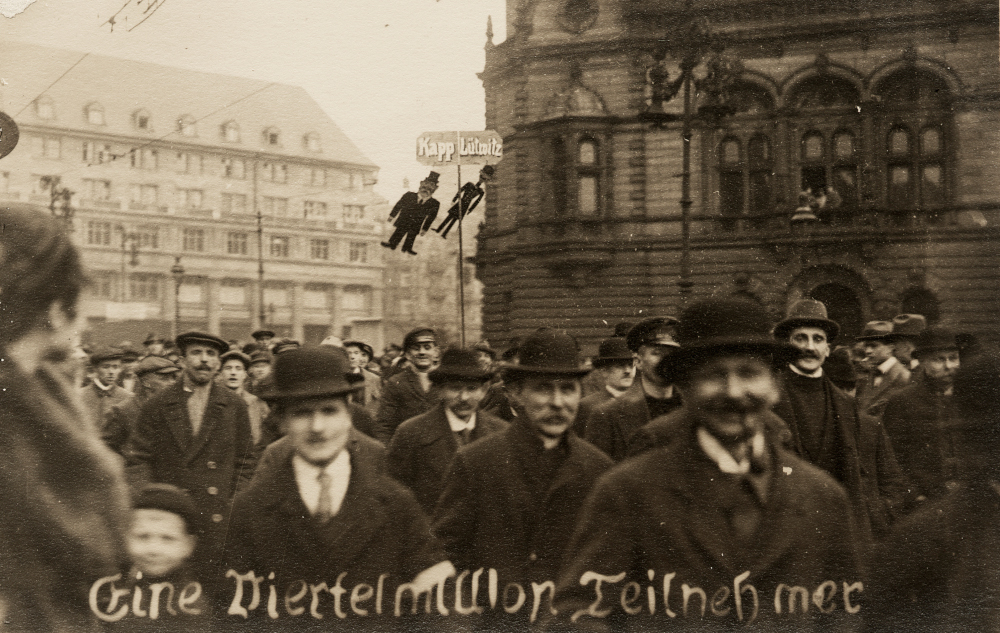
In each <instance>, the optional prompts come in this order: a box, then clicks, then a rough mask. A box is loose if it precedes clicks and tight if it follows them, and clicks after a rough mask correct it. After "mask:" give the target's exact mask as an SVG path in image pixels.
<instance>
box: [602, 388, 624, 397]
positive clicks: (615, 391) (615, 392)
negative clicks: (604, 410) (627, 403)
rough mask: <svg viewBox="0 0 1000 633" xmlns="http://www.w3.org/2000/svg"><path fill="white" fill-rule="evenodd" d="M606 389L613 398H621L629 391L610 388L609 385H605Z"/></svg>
mask: <svg viewBox="0 0 1000 633" xmlns="http://www.w3.org/2000/svg"><path fill="white" fill-rule="evenodd" d="M604 388H605V389H607V390H608V393H610V394H611V397H612V398H617V397H618V396H620V395H622V394H623V393H625V392H626V391H628V389H615V388H613V387H609V386H607V385H604Z"/></svg>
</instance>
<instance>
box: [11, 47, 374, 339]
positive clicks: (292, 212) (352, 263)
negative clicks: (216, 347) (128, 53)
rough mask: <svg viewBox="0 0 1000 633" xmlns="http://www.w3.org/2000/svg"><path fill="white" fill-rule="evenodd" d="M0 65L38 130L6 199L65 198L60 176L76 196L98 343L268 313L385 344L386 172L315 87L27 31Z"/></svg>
mask: <svg viewBox="0 0 1000 633" xmlns="http://www.w3.org/2000/svg"><path fill="white" fill-rule="evenodd" d="M63 73H65V75H63ZM60 75H63V76H62V77H60ZM0 77H2V78H3V82H2V83H0V110H2V111H4V112H6V113H8V114H9V115H11V116H12V117H13V118H14V119H15V120H16V122H17V124H18V127H19V129H20V135H21V137H20V142H19V143H18V146H17V148H16V149H15V150H14V151H13V152H12V153H11V154H10V155H9V156H7V157H6V158H4V159H3V160H2V161H0V201H3V200H17V201H28V202H32V203H37V204H38V205H40V206H43V207H50V205H51V204H52V200H53V195H52V194H53V190H52V186H51V183H52V177H53V176H57V177H58V178H59V182H58V185H56V193H59V192H60V191H61V190H63V189H65V190H69V191H71V192H73V194H72V197H71V198H70V201H71V202H70V206H71V208H72V214H71V216H72V217H71V218H70V219H69V222H70V223H71V228H72V230H73V235H74V239H75V241H76V242H77V244H78V245H79V246H80V247H81V251H82V253H83V258H84V261H85V264H86V267H87V270H88V273H89V275H90V278H91V283H90V284H89V286H88V291H87V294H86V297H85V300H84V302H83V310H84V314H85V316H86V318H87V321H88V323H89V325H90V332H89V333H88V336H89V338H90V339H91V340H92V341H95V342H118V341H121V340H131V341H134V342H139V341H141V340H142V339H143V337H144V336H145V335H146V334H147V333H148V332H158V333H160V334H164V335H166V334H168V333H169V332H170V331H171V326H172V325H173V321H174V319H175V317H179V320H178V323H177V327H178V329H179V331H184V330H186V329H192V328H199V329H206V330H208V331H210V332H213V333H216V334H219V335H221V336H222V337H224V338H227V339H246V338H248V334H249V332H250V331H251V330H253V329H254V328H257V327H259V326H260V325H261V324H262V322H261V318H262V317H263V324H264V325H266V326H267V327H269V328H270V329H273V330H275V331H276V332H278V333H279V335H284V336H292V337H295V338H297V339H299V340H304V341H306V342H318V341H320V340H322V339H323V338H324V337H325V336H327V335H328V334H337V335H347V336H352V337H358V338H362V339H363V340H365V341H368V342H369V343H371V344H372V345H374V346H375V347H376V349H380V348H381V346H382V344H383V342H384V341H383V331H382V330H383V328H382V316H383V313H382V303H383V289H384V284H383V278H384V265H383V261H382V252H381V251H382V249H381V248H379V241H380V239H381V230H382V227H381V223H382V220H383V219H384V216H385V213H386V212H385V205H386V201H385V200H384V199H383V198H381V197H380V196H379V195H378V194H376V193H375V192H374V191H373V189H372V187H373V185H374V184H375V182H376V176H377V173H378V168H377V166H376V165H374V164H373V163H372V162H371V161H370V160H369V159H367V158H366V157H365V156H364V155H363V154H362V153H361V152H360V151H359V150H358V148H357V147H355V145H354V144H353V143H352V142H351V141H350V140H349V139H348V138H347V137H346V136H345V135H344V133H343V132H342V131H341V130H340V129H339V128H338V127H337V125H336V124H335V123H334V122H333V121H332V120H331V119H330V117H329V116H328V115H327V114H326V113H325V112H323V110H322V109H321V108H320V107H319V106H318V105H317V104H316V102H315V101H313V99H312V98H311V97H310V96H309V95H308V94H307V92H306V91H305V90H303V89H302V88H299V87H296V86H289V85H284V84H277V83H267V82H264V81H258V80H253V79H245V78H240V77H230V76H224V75H215V74H208V73H201V72H194V71H189V70H182V69H178V68H171V67H168V66H161V65H157V64H151V63H143V62H136V61H128V60H122V59H115V58H110V57H102V56H98V55H84V54H82V53H78V52H71V51H65V50H58V49H50V48H43V47H38V46H34V45H28V44H20V43H15V42H0ZM57 79H58V80H57ZM53 82H55V83H54V84H53ZM61 205H62V201H61V199H60V200H58V201H56V203H55V205H54V206H55V207H56V210H57V213H60V212H61V211H60V208H61ZM258 219H260V225H258ZM178 258H179V259H178ZM178 263H179V264H180V267H182V268H183V271H184V272H183V276H182V280H181V283H180V284H179V286H177V285H175V282H176V275H175V274H173V273H172V272H171V269H172V268H174V267H175V266H176V265H177V264H178ZM261 264H263V275H262V278H263V286H261V285H260V280H261V275H260V274H259V266H260V265H261ZM175 298H176V299H175Z"/></svg>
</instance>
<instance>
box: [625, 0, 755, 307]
mask: <svg viewBox="0 0 1000 633" xmlns="http://www.w3.org/2000/svg"><path fill="white" fill-rule="evenodd" d="M724 50H725V45H724V43H723V42H722V40H721V39H720V38H719V37H717V36H716V35H715V34H713V33H712V31H711V30H710V29H709V26H708V22H707V21H706V20H705V18H704V17H702V16H699V15H697V14H696V13H695V12H694V11H693V6H692V0H686V1H685V5H684V13H683V17H682V18H681V20H680V23H679V26H678V28H677V29H676V31H674V32H673V33H670V34H667V35H665V36H664V37H663V39H662V40H661V44H660V46H658V47H657V49H656V51H654V53H653V60H654V64H653V66H652V67H651V68H650V69H649V71H648V73H647V82H648V85H649V88H650V101H649V104H648V106H647V107H646V109H645V110H644V111H643V112H641V113H640V114H639V120H640V121H641V122H643V123H649V124H651V125H652V126H653V127H654V128H657V129H662V128H663V127H665V126H666V125H667V124H668V123H671V122H673V121H676V120H677V118H678V117H677V115H676V114H673V113H670V112H667V111H665V110H664V105H665V104H666V103H667V102H668V101H670V100H671V99H673V98H674V97H675V96H677V94H678V93H683V94H682V99H683V102H684V108H683V114H682V115H681V117H680V118H681V148H682V154H681V200H680V202H681V265H680V275H679V280H678V285H679V286H680V292H681V306H682V307H683V306H685V305H687V302H688V297H689V295H690V293H691V288H692V286H694V282H693V281H692V280H691V205H692V200H691V136H692V128H693V125H694V119H695V116H698V117H699V118H700V119H702V120H703V121H706V122H708V123H710V124H712V125H716V124H718V122H719V120H720V119H722V118H723V117H725V116H729V115H732V114H734V113H735V112H736V111H737V109H736V108H735V107H734V106H733V105H732V104H731V103H730V95H729V89H730V88H731V87H732V85H733V84H734V82H735V81H736V80H737V79H738V78H739V76H740V74H741V73H742V72H743V64H742V62H740V61H739V60H737V59H735V58H732V57H730V56H726V55H724V54H723V51H724ZM668 52H674V56H675V57H679V58H680V64H679V65H680V71H681V72H680V74H679V75H678V76H677V78H676V79H674V80H673V81H671V79H670V71H669V70H668V69H667V67H666V57H667V53H668ZM699 68H701V69H702V73H701V75H702V76H700V77H698V76H696V70H697V69H699ZM695 93H697V94H699V95H701V99H700V100H701V102H702V104H701V105H700V106H699V107H698V111H697V114H696V113H695V111H694V97H695Z"/></svg>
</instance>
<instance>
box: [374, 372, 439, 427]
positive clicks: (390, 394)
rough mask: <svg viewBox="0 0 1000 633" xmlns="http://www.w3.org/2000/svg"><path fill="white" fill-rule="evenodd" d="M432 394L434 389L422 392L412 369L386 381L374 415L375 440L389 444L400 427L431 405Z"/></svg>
mask: <svg viewBox="0 0 1000 633" xmlns="http://www.w3.org/2000/svg"><path fill="white" fill-rule="evenodd" d="M433 391H434V389H433V388H432V389H431V390H430V391H424V388H423V387H422V386H421V385H420V378H418V377H417V374H416V373H415V372H414V371H413V370H412V369H405V370H403V371H401V372H399V373H398V374H396V375H394V376H393V377H392V378H390V379H389V380H387V381H386V383H385V385H384V387H383V388H382V399H381V401H380V403H379V408H378V415H376V416H375V429H376V430H375V439H377V440H379V441H380V442H382V443H383V444H386V445H388V444H389V440H391V439H392V436H393V434H394V433H395V432H396V429H397V428H399V425H400V424H402V423H403V422H405V421H406V420H409V419H410V418H412V417H414V416H417V415H420V414H421V413H425V412H427V411H429V410H430V408H431V407H433V406H434V402H435V399H434V397H433V396H432V395H431V394H432V392H433Z"/></svg>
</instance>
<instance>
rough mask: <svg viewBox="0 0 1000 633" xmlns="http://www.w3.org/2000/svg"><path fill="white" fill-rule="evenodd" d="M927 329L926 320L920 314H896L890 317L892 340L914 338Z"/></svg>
mask: <svg viewBox="0 0 1000 633" xmlns="http://www.w3.org/2000/svg"><path fill="white" fill-rule="evenodd" d="M926 329H927V319H925V318H924V315H922V314H897V315H896V316H894V317H892V336H893V338H896V339H900V338H916V337H918V336H920V333H921V332H923V331H924V330H926Z"/></svg>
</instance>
